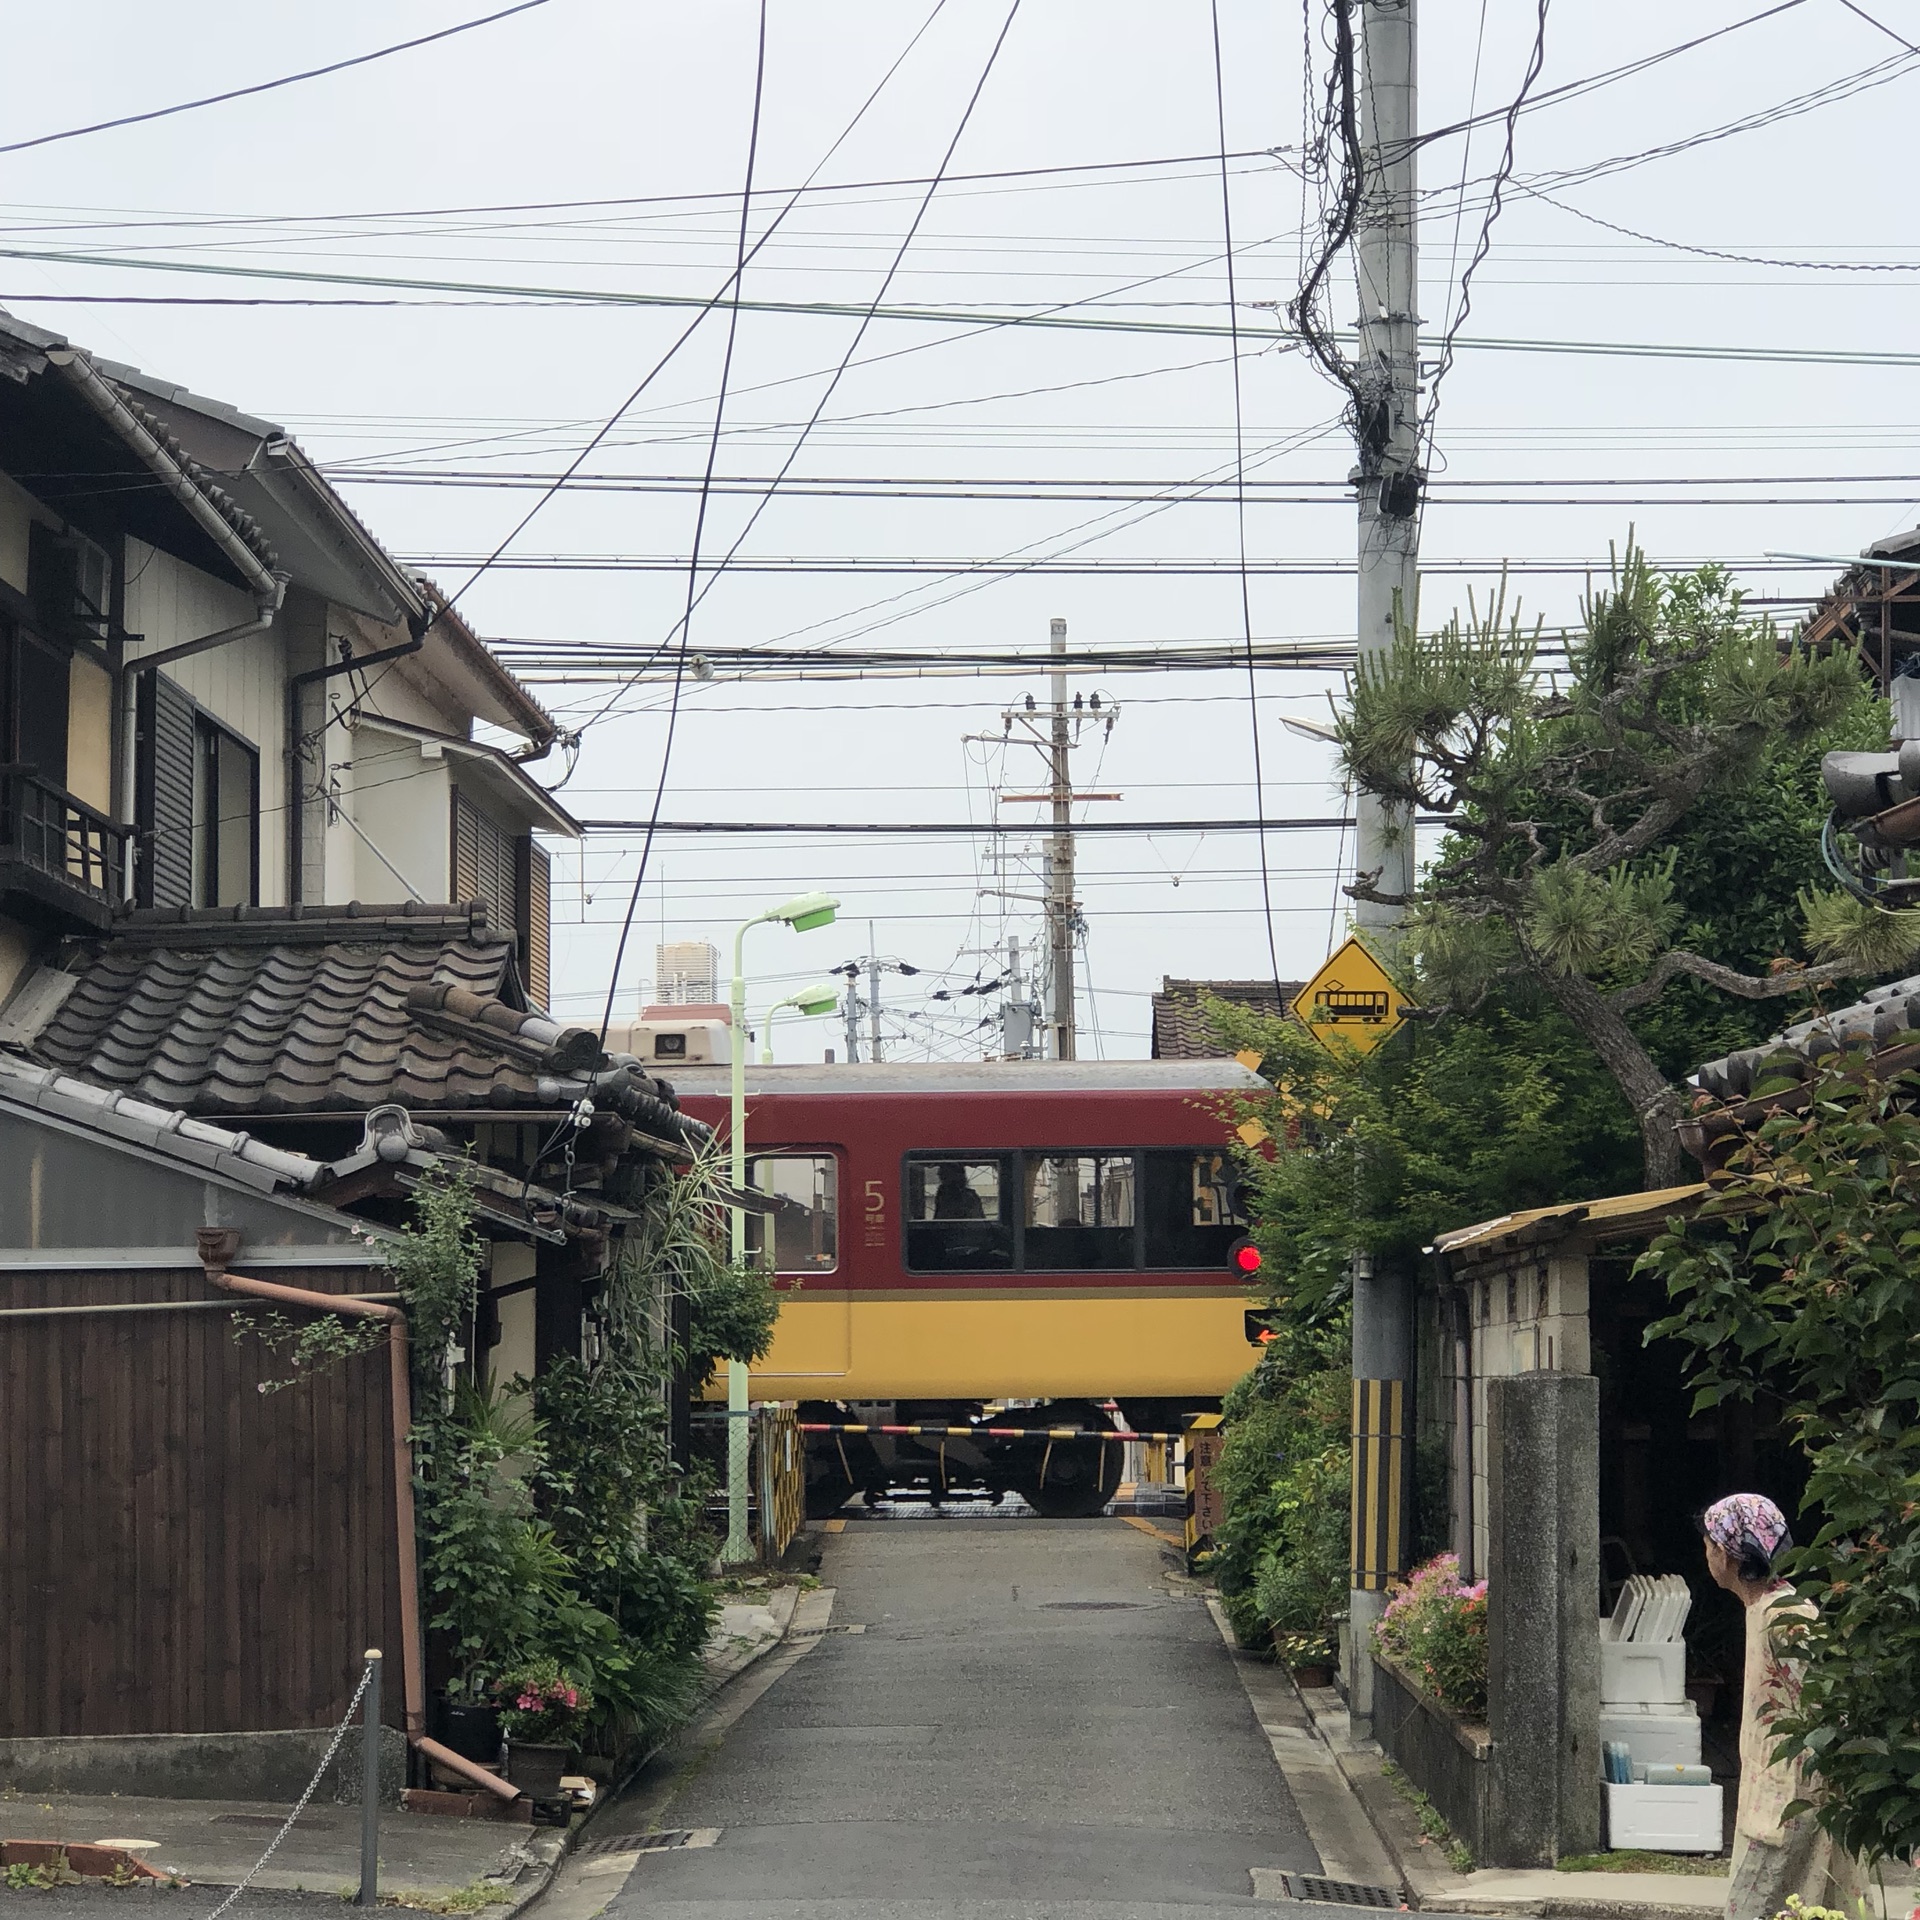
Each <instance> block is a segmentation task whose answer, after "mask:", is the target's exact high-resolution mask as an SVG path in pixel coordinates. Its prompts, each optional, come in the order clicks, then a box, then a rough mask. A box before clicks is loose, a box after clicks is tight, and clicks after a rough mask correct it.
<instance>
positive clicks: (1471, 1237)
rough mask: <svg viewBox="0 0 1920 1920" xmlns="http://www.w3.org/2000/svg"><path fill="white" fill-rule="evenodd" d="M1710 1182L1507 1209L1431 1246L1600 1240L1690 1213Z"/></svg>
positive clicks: (1447, 1249)
mask: <svg viewBox="0 0 1920 1920" xmlns="http://www.w3.org/2000/svg"><path fill="white" fill-rule="evenodd" d="M1707 1191H1708V1189H1707V1183H1706V1182H1705V1181H1704V1180H1696V1181H1695V1182H1693V1183H1692V1185H1690V1186H1684V1187H1656V1188H1655V1189H1654V1190H1653V1191H1652V1192H1650V1193H1616V1194H1610V1195H1609V1196H1608V1197H1607V1198H1605V1199H1603V1200H1574V1201H1569V1202H1567V1203H1565V1204H1564V1205H1561V1206H1557V1207H1529V1208H1527V1209H1526V1210H1525V1211H1523V1212H1520V1213H1503V1214H1500V1215H1498V1216H1497V1217H1496V1218H1494V1219H1492V1220H1482V1221H1480V1222H1478V1223H1477V1224H1476V1225H1474V1226H1471V1227H1456V1228H1454V1230H1453V1231H1452V1232H1451V1233H1443V1234H1441V1235H1440V1236H1439V1237H1438V1238H1437V1239H1436V1240H1435V1241H1434V1243H1433V1245H1432V1246H1431V1247H1428V1248H1427V1249H1426V1251H1427V1252H1428V1253H1438V1254H1442V1255H1445V1256H1446V1257H1447V1258H1448V1259H1455V1260H1457V1259H1459V1258H1460V1257H1461V1256H1462V1255H1463V1254H1464V1255H1474V1254H1478V1255H1481V1256H1484V1255H1486V1254H1489V1253H1491V1252H1493V1251H1494V1250H1495V1249H1498V1248H1503V1247H1509V1246H1519V1245H1523V1244H1526V1243H1538V1242H1542V1241H1551V1240H1564V1239H1566V1238H1567V1237H1568V1236H1569V1235H1570V1234H1572V1233H1574V1232H1576V1231H1580V1232H1583V1233H1585V1234H1586V1235H1588V1236H1590V1237H1591V1238H1593V1239H1596V1240H1617V1239H1624V1238H1628V1237H1630V1236H1632V1235H1633V1234H1636V1233H1645V1232H1649V1231H1652V1230H1654V1229H1656V1228H1658V1227H1659V1226H1661V1225H1662V1224H1663V1223H1664V1222H1665V1221H1666V1220H1668V1219H1669V1218H1671V1217H1672V1216H1673V1215H1674V1214H1677V1213H1678V1214H1690V1213H1692V1212H1693V1210H1694V1208H1696V1207H1697V1206H1698V1205H1699V1204H1700V1202H1701V1201H1702V1200H1703V1199H1705V1198H1706V1195H1707Z"/></svg>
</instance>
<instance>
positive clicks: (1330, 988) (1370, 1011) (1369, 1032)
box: [1293, 940, 1410, 1053]
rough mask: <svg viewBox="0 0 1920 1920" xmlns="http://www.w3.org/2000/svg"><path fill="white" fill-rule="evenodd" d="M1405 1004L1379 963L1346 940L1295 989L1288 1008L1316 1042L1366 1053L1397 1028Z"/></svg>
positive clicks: (1363, 950) (1402, 1016)
mask: <svg viewBox="0 0 1920 1920" xmlns="http://www.w3.org/2000/svg"><path fill="white" fill-rule="evenodd" d="M1409 1004H1410V1003H1409V1001H1408V1000H1407V997H1406V995H1405V994H1403V993H1402V992H1401V991H1400V989H1399V988H1398V987H1396V986H1395V985H1394V984H1393V982H1392V980H1390V979H1389V978H1388V977H1387V972H1386V969H1385V968H1384V967H1382V966H1381V964H1380V962H1379V961H1378V960H1376V959H1375V958H1374V957H1373V955H1372V954H1370V953H1369V952H1368V951H1367V950H1366V948H1365V947H1363V946H1362V945H1361V944H1360V942H1359V941H1358V940H1349V941H1348V942H1347V943H1346V945H1345V946H1343V947H1342V948H1341V949H1340V950H1339V952H1337V953H1335V954H1334V955H1333V956H1332V957H1331V958H1330V959H1329V960H1328V961H1327V962H1326V964H1325V965H1324V966H1323V967H1322V968H1321V969H1320V971H1319V972H1318V973H1316V974H1315V975H1314V976H1313V978H1312V979H1311V980H1309V981H1308V982H1307V984H1306V985H1305V986H1304V987H1302V988H1301V989H1300V991H1299V993H1298V994H1297V995H1296V996H1295V998H1294V1002H1293V1011H1294V1012H1295V1014H1297V1015H1298V1016H1299V1018H1300V1019H1302V1020H1304V1021H1305V1022H1306V1024H1307V1025H1308V1026H1309V1027H1311V1028H1312V1029H1313V1036H1314V1038H1315V1039H1316V1040H1318V1041H1319V1042H1320V1044H1321V1045H1322V1046H1324V1047H1329V1048H1336V1049H1337V1048H1340V1047H1350V1048H1351V1049H1352V1050H1353V1051H1354V1052H1355V1053H1371V1052H1372V1051H1373V1050H1374V1048H1375V1047H1377V1046H1378V1045H1379V1044H1380V1043H1381V1041H1383V1040H1384V1039H1386V1038H1387V1037H1388V1036H1389V1035H1390V1034H1392V1033H1394V1032H1395V1031H1397V1030H1398V1028H1399V1027H1400V1025H1401V1023H1402V1021H1403V1020H1404V1019H1405V1018H1406V1009H1407V1007H1408V1005H1409Z"/></svg>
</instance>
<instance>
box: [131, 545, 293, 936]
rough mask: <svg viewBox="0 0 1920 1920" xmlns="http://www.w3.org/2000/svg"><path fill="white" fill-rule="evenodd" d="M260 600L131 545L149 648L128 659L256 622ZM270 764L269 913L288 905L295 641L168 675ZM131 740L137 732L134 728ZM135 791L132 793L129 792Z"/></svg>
mask: <svg viewBox="0 0 1920 1920" xmlns="http://www.w3.org/2000/svg"><path fill="white" fill-rule="evenodd" d="M254 612H255V608H254V602H253V596H252V595H251V594H250V593H246V592H244V591H243V590H242V589H240V588H239V587H230V586H228V585H227V584H226V583H225V582H224V581H220V580H216V579H214V578H213V577H212V576H211V575H210V574H205V573H202V572H201V571H200V570H199V568H197V567H190V566H188V565H187V563H186V562H185V561H184V560H176V559H175V558H174V557H173V556H172V555H171V554H169V553H162V552H161V551H160V550H159V549H158V548H157V547H150V546H148V545H147V544H146V543H145V542H144V541H141V540H131V539H130V540H128V542H127V605H126V625H127V631H128V632H129V633H137V634H138V635H140V639H139V641H138V642H137V643H130V644H129V645H128V648H127V653H126V660H127V664H128V665H129V666H133V665H137V664H138V662H139V661H140V660H141V658H142V657H143V656H144V655H146V654H150V653H158V652H160V651H161V650H162V649H163V648H166V647H173V646H178V645H180V644H181V643H183V642H184V641H188V640H197V639H198V638H200V636H201V635H202V634H207V633H216V632H218V631H219V630H220V629H221V628H222V627H233V626H239V625H240V624H241V623H242V622H243V621H246V620H251V619H252V618H253V616H254ZM160 671H161V672H162V673H164V674H165V675H166V676H167V677H168V678H169V679H170V680H172V681H174V682H175V683H176V684H177V685H178V686H180V687H182V688H184V689H185V691H186V692H188V693H190V694H191V695H192V696H193V698H194V699H196V700H197V701H199V703H200V704H201V705H202V706H203V707H205V708H206V710H207V711H208V712H209V713H210V714H212V715H213V716H214V717H215V719H217V720H219V721H221V722H222V723H223V724H225V725H226V726H229V727H231V728H232V729H233V731H234V732H235V733H237V734H238V735H239V736H240V737H241V738H242V739H243V740H245V741H246V742H247V744H248V745H249V746H251V747H252V748H253V749H254V750H255V751H256V752H257V753H258V754H259V756H260V904H261V905H262V906H263V907H277V906H283V905H285V903H286V897H287V892H286V887H287V878H286V874H287V834H286V813H285V804H286V774H287V768H286V684H287V650H286V641H285V636H284V635H283V634H282V633H280V632H279V631H278V630H277V629H275V628H272V627H270V628H268V630H267V631H266V632H265V633H260V634H254V635H252V636H251V637H250V638H248V639H245V640H235V641H231V642H229V643H228V644H227V645H226V646H224V647H214V648H212V649H211V650H209V651H208V652H206V653H196V654H193V655H191V656H189V657H188V658H187V659H185V660H176V661H174V662H173V664H172V665H171V666H167V667H162V668H161V669H160ZM128 732H129V735H131V732H132V729H131V728H129V729H128ZM129 790H131V789H129Z"/></svg>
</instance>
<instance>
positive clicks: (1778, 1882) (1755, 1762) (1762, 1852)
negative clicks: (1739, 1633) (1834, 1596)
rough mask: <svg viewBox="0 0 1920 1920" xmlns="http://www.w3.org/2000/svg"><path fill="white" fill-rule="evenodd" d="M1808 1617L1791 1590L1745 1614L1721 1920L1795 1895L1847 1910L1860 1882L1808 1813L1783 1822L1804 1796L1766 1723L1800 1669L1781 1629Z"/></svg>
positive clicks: (1796, 1769) (1767, 1912) (1761, 1914)
mask: <svg viewBox="0 0 1920 1920" xmlns="http://www.w3.org/2000/svg"><path fill="white" fill-rule="evenodd" d="M1794 1616H1798V1617H1799V1618H1800V1619H1803V1620H1811V1619H1812V1618H1813V1617H1814V1609H1813V1607H1812V1605H1811V1604H1810V1603H1809V1602H1807V1601H1805V1600H1801V1599H1798V1598H1796V1597H1795V1595H1794V1592H1793V1589H1792V1588H1791V1587H1784V1586H1782V1587H1776V1588H1775V1589H1774V1590H1773V1591H1772V1592H1771V1593H1769V1594H1767V1595H1765V1596H1764V1597H1763V1598H1761V1599H1759V1600H1756V1601H1755V1602H1754V1604H1753V1605H1752V1606H1750V1607H1749V1608H1748V1609H1747V1676H1746V1686H1745V1689H1744V1691H1743V1693H1742V1696H1741V1703H1740V1799H1739V1804H1738V1808H1737V1811H1736V1812H1735V1815H1734V1828H1733V1878H1732V1882H1731V1884H1730V1886H1729V1888H1728V1893H1727V1920H1772V1916H1773V1915H1774V1914H1777V1913H1779V1912H1781V1911H1782V1910H1783V1909H1784V1908H1785V1906H1786V1904H1787V1896H1788V1895H1789V1894H1794V1893H1797V1894H1798V1895H1799V1896H1800V1897H1801V1899H1802V1900H1804V1901H1806V1902H1807V1904H1808V1905H1810V1906H1821V1907H1840V1908H1843V1909H1846V1910H1851V1909H1852V1907H1853V1905H1854V1902H1855V1901H1856V1900H1857V1899H1858V1898H1859V1897H1860V1895H1861V1893H1862V1891H1863V1889H1864V1885H1865V1879H1864V1876H1863V1875H1862V1873H1861V1871H1860V1864H1859V1862H1858V1861H1857V1860H1855V1859H1854V1858H1853V1856H1852V1855H1851V1854H1849V1853H1847V1852H1846V1851H1844V1850H1843V1849H1842V1848H1840V1847H1838V1846H1836V1845H1835V1844H1834V1841H1833V1839H1832V1837H1831V1836H1830V1835H1829V1834H1827V1833H1826V1832H1825V1831H1824V1830H1823V1829H1822V1828H1821V1827H1820V1826H1819V1824H1818V1823H1817V1822H1816V1821H1815V1819H1814V1817H1813V1815H1812V1814H1811V1813H1800V1814H1796V1815H1795V1816H1794V1817H1793V1818H1792V1819H1791V1820H1789V1819H1788V1818H1787V1808H1788V1807H1789V1806H1791V1805H1792V1803H1793V1802H1794V1801H1796V1800H1798V1799H1800V1798H1801V1797H1802V1796H1803V1795H1804V1794H1805V1792H1806V1787H1805V1785H1804V1782H1803V1780H1802V1775H1801V1766H1800V1762H1799V1761H1798V1759H1794V1760H1776V1759H1775V1758H1774V1757H1773V1748H1774V1743H1775V1734H1774V1731H1773V1717H1774V1715H1775V1714H1776V1713H1779V1712H1781V1711H1783V1710H1784V1709H1786V1708H1788V1707H1790V1706H1792V1705H1793V1704H1794V1703H1795V1702H1796V1701H1798V1699H1799V1697H1800V1672H1801V1663H1800V1662H1799V1661H1797V1660H1793V1659H1789V1658H1788V1657H1787V1654H1786V1650H1785V1642H1784V1636H1783V1634H1782V1631H1781V1630H1782V1628H1783V1627H1784V1626H1785V1624H1786V1622H1787V1621H1788V1619H1789V1618H1791V1617H1794Z"/></svg>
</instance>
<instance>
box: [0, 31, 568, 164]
mask: <svg viewBox="0 0 1920 1920" xmlns="http://www.w3.org/2000/svg"><path fill="white" fill-rule="evenodd" d="M546 4H547V0H520V4H519V5H518V6H512V7H503V8H501V10H500V11H499V12H498V13H489V14H485V15H483V16H482V17H481V18H480V19H478V20H463V21H461V22H460V24H459V25H458V26H453V27H442V28H441V29H440V31H439V32H438V33H423V34H420V35H418V36H417V37H416V38H414V39H412V40H396V41H395V42H394V43H393V45H392V46H390V47H375V48H374V50H373V51H372V52H371V53H356V54H355V55H354V56H353V57H352V58H351V59H349V60H335V61H333V62H331V63H330V64H329V65H327V66H324V67H308V68H306V69H305V70H304V71H303V72H300V73H287V74H282V75H281V76H280V78H279V79H277V80H257V81H255V82H254V83H253V85H251V86H247V87H229V88H228V89H227V90H226V92H224V93H209V94H203V95H202V96H201V97H200V98H199V99H198V100H182V101H180V102H178V103H177V104H176V105H174V106H171V107H152V108H149V109H148V111H147V112H145V113H123V114H121V115H120V116H119V117H118V118H117V119H113V120H95V121H93V122H92V123H91V124H90V125H87V126H84V127H67V128H65V129H63V130H62V131H61V132H59V133H37V134H35V135H34V136H33V138H32V139H31V140H13V141H10V142H8V143H7V145H5V146H0V153H24V152H26V150H27V149H28V148H29V147H50V146H52V145H53V144H54V142H55V141H58V140H78V139H80V138H82V137H83V136H84V135H86V134H89V133H108V132H111V131H112V130H113V129H114V128H115V127H137V126H140V125H143V124H144V123H145V122H146V121H149V120H165V119H168V118H169V117H171V116H172V115H173V114H176V113H195V112H197V111H198V110H199V109H200V108H202V107H217V106H219V105H220V104H221V103H222V102H223V101H227V100H244V99H246V98H247V97H248V96H249V95H251V94H256V93H272V92H274V91H275V90H276V89H278V88H280V87H293V86H298V85H299V84H300V82H301V81H303V80H319V79H322V78H324V77H325V76H326V75H327V74H330V73H344V72H346V70H347V69H348V68H349V67H364V66H366V65H367V64H368V62H369V61H373V60H384V59H386V58H387V57H388V56H389V55H390V54H395V53H409V52H411V51H412V50H413V49H414V48H415V47H430V46H432V45H433V43H434V42H435V41H436V40H451V39H452V38H453V37H454V35H455V34H458V33H471V32H473V30H474V29H475V28H476V27H490V26H492V25H493V23H494V22H495V21H496V20H510V19H511V18H512V17H513V16H514V15H515V14H516V13H531V12H532V11H533V9H534V8H535V7H544V6H545V5H546Z"/></svg>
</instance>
